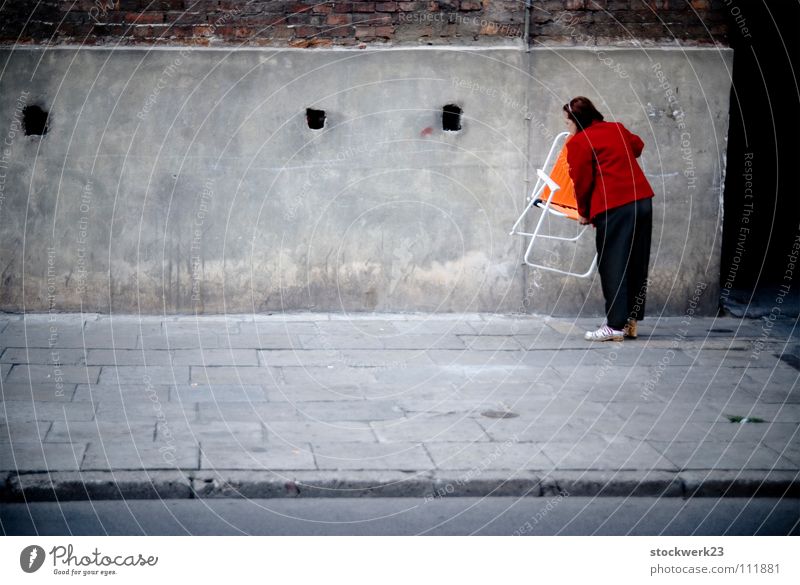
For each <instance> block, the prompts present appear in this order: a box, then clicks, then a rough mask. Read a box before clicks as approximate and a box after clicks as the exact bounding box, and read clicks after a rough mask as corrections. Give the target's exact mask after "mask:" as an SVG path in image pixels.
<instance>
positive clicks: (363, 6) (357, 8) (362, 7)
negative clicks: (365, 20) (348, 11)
mask: <svg viewBox="0 0 800 585" xmlns="http://www.w3.org/2000/svg"><path fill="white" fill-rule="evenodd" d="M353 12H375V3H374V2H353Z"/></svg>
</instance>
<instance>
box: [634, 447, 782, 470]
mask: <svg viewBox="0 0 800 585" xmlns="http://www.w3.org/2000/svg"><path fill="white" fill-rule="evenodd" d="M649 443H650V444H651V445H652V446H653V447H654V448H655V449H656V450H658V451H659V452H660V453H663V455H664V456H665V457H666V458H667V459H669V460H670V461H672V462H673V463H674V464H675V465H676V466H677V467H679V468H681V469H727V470H735V469H763V470H771V469H780V470H785V471H790V470H792V469H795V467H796V466H795V464H794V463H792V462H791V461H790V460H789V459H787V458H786V457H784V456H782V455H781V454H780V452H778V451H775V450H774V449H771V448H769V447H767V446H765V445H761V444H758V443H756V442H749V441H748V442H743V441H737V442H728V443H720V442H703V443H699V444H698V443H695V442H688V443H685V442H677V441H672V442H670V443H664V442H661V441H649Z"/></svg>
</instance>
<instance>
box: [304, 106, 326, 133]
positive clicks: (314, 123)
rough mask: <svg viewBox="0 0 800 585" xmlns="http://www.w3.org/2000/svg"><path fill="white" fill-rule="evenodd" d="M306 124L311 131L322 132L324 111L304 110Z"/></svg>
mask: <svg viewBox="0 0 800 585" xmlns="http://www.w3.org/2000/svg"><path fill="white" fill-rule="evenodd" d="M306 122H307V123H308V127H309V128H311V129H312V130H322V128H324V127H325V110H315V109H314V108H306Z"/></svg>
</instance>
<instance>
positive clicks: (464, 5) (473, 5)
mask: <svg viewBox="0 0 800 585" xmlns="http://www.w3.org/2000/svg"><path fill="white" fill-rule="evenodd" d="M458 7H459V8H460V9H461V10H463V11H464V12H471V11H474V10H483V2H474V1H473V2H464V1H462V2H461V3H460V4H459V6H458Z"/></svg>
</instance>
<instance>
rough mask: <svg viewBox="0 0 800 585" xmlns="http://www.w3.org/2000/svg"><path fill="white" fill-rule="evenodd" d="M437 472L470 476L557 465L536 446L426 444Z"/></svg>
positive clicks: (470, 443)
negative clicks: (456, 472) (458, 471)
mask: <svg viewBox="0 0 800 585" xmlns="http://www.w3.org/2000/svg"><path fill="white" fill-rule="evenodd" d="M425 447H426V448H427V450H428V452H429V453H430V454H431V457H432V458H433V460H434V462H435V463H436V467H437V469H442V470H462V471H465V472H468V473H469V477H470V478H471V477H474V476H480V474H481V473H485V472H486V471H487V470H489V469H491V470H498V469H505V470H522V469H527V470H531V469H533V470H548V469H553V462H552V461H551V460H550V459H549V458H548V457H547V456H546V455H545V454H544V453H543V451H542V448H541V445H536V444H534V443H513V442H511V441H505V442H502V443H475V442H460V443H426V444H425Z"/></svg>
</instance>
